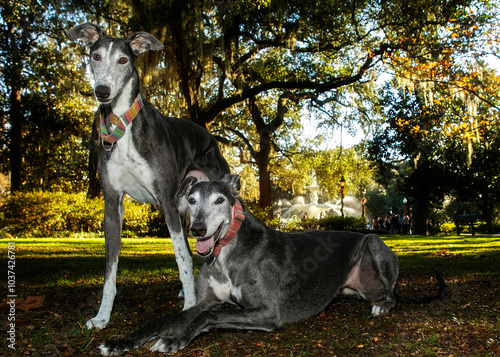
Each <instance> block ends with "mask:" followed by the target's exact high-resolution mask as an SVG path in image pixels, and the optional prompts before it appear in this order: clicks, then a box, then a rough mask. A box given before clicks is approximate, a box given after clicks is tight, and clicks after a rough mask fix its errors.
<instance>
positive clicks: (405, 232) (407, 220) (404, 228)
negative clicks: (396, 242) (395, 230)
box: [403, 214, 410, 234]
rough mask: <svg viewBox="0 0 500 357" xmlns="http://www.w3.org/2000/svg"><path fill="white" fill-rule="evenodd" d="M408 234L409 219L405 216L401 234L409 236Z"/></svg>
mask: <svg viewBox="0 0 500 357" xmlns="http://www.w3.org/2000/svg"><path fill="white" fill-rule="evenodd" d="M409 233H410V217H409V216H408V215H407V214H405V215H404V216H403V234H409Z"/></svg>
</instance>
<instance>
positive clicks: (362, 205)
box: [361, 188, 366, 218]
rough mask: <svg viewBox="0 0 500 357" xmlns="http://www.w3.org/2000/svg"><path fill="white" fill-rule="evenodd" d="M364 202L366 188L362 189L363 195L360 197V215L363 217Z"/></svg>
mask: <svg viewBox="0 0 500 357" xmlns="http://www.w3.org/2000/svg"><path fill="white" fill-rule="evenodd" d="M365 204H366V188H364V189H363V197H362V198H361V217H362V218H365Z"/></svg>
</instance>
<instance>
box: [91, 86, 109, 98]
mask: <svg viewBox="0 0 500 357" xmlns="http://www.w3.org/2000/svg"><path fill="white" fill-rule="evenodd" d="M94 92H95V95H96V97H97V99H108V98H109V95H110V94H111V89H110V88H109V87H108V86H97V87H95V90H94Z"/></svg>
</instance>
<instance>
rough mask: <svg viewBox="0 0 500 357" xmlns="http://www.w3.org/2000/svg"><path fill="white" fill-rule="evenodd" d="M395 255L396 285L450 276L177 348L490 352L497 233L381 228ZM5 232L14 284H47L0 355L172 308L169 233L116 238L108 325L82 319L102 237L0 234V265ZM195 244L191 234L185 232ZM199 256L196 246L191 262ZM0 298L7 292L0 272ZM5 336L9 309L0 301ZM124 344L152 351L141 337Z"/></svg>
mask: <svg viewBox="0 0 500 357" xmlns="http://www.w3.org/2000/svg"><path fill="white" fill-rule="evenodd" d="M384 240H385V242H386V243H387V245H388V246H389V247H391V248H392V249H393V250H394V251H395V252H396V254H397V255H398V256H399V259H400V279H399V281H398V286H397V291H398V293H399V294H400V295H403V296H408V297H418V296H425V295H429V294H435V292H436V280H435V278H434V276H433V268H437V269H438V270H439V271H440V272H441V274H442V275H443V277H444V278H445V280H446V283H447V284H448V286H449V288H450V294H449V297H448V299H447V301H445V302H435V303H432V304H430V305H412V304H402V305H398V306H397V307H396V309H395V310H393V311H392V312H391V313H390V314H389V315H388V316H384V317H378V318H373V317H371V316H370V305H369V304H368V303H365V302H362V301H358V300H352V299H339V300H335V301H334V302H333V303H332V304H331V306H330V307H328V308H327V310H326V311H325V312H323V313H321V314H320V315H318V316H314V317H312V318H309V319H307V320H304V321H301V322H298V323H295V324H290V325H285V326H283V328H281V329H280V330H278V331H273V332H258V331H234V330H229V331H222V330H216V331H211V332H207V333H205V334H203V335H201V336H199V337H198V338H196V339H195V340H194V341H193V342H192V343H191V344H190V345H189V346H188V347H187V348H186V349H184V350H182V351H180V352H179V353H178V354H177V355H178V356H323V355H332V356H334V355H336V356H499V355H500V306H499V303H498V301H499V300H500V275H499V272H500V237H485V236H475V237H472V236H447V237H422V236H388V237H384ZM9 241H14V242H15V267H14V272H15V279H16V280H15V293H16V294H17V295H18V296H19V297H29V296H41V295H45V300H44V301H43V305H42V306H41V307H38V308H33V309H29V310H28V311H21V310H17V311H16V314H15V318H16V320H15V330H16V341H15V347H16V351H15V353H12V352H13V350H11V349H9V348H8V346H7V345H8V342H7V341H6V338H2V339H1V341H2V342H1V344H0V355H6V356H8V355H16V354H18V355H33V356H56V355H57V356H81V355H85V356H92V355H96V354H95V352H94V351H95V349H96V347H97V346H99V344H100V343H102V342H103V341H105V340H106V339H109V338H112V337H113V336H117V335H124V334H127V333H130V332H132V331H134V330H135V329H136V328H137V327H139V326H142V325H143V324H145V323H146V322H148V321H151V320H153V319H155V318H157V317H159V316H161V315H165V314H170V313H175V312H176V311H179V310H180V309H181V308H182V301H181V300H179V299H178V298H177V295H178V293H179V291H180V289H181V284H180V282H179V280H178V273H177V266H176V263H175V260H174V256H173V248H172V245H171V241H170V239H159V238H140V239H130V238H129V239H127V238H125V239H123V248H122V255H121V258H120V267H119V272H118V295H117V297H116V300H115V306H114V309H113V313H112V316H111V322H110V324H109V325H108V327H107V328H106V329H104V330H102V331H87V330H86V329H85V328H84V325H85V321H86V320H87V319H88V318H90V317H93V316H94V315H95V313H96V312H97V309H98V307H99V304H98V301H99V295H100V294H101V290H102V282H103V274H104V238H102V237H98V236H91V235H75V236H73V237H72V238H39V239H31V238H30V239H23V238H18V239H16V240H6V239H1V240H0V265H1V266H2V267H4V269H5V272H4V276H5V275H7V270H8V253H7V250H8V242H9ZM190 243H191V244H192V245H194V241H191V242H190ZM200 265H201V260H200V259H199V258H198V257H195V266H196V272H197V270H198V269H199V267H200ZM2 289H3V290H2V291H4V294H3V296H2V298H5V297H6V296H7V295H8V292H7V281H6V280H2ZM1 311H2V316H3V321H2V322H3V326H4V336H7V337H8V335H7V331H8V330H9V328H10V326H9V321H7V320H8V317H7V316H8V313H9V309H8V308H6V307H2V308H1ZM129 355H130V356H153V355H155V354H153V353H150V352H149V351H148V350H147V348H146V347H142V348H140V349H138V350H135V351H133V352H131V353H129Z"/></svg>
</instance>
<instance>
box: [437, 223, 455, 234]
mask: <svg viewBox="0 0 500 357" xmlns="http://www.w3.org/2000/svg"><path fill="white" fill-rule="evenodd" d="M439 230H440V231H441V233H443V234H446V235H449V234H453V233H454V232H456V231H457V227H456V226H455V223H443V224H441V225H440V226H439Z"/></svg>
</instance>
